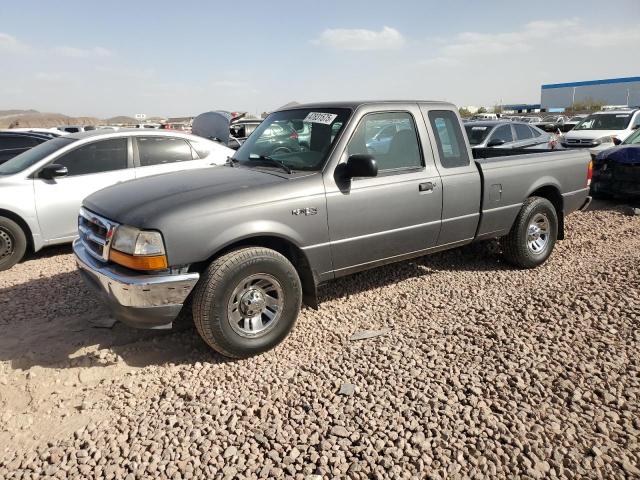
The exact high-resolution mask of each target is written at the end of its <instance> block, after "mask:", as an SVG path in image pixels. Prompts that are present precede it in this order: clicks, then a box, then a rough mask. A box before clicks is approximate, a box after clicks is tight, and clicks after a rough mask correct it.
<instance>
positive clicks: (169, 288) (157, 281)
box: [73, 239, 200, 328]
mask: <svg viewBox="0 0 640 480" xmlns="http://www.w3.org/2000/svg"><path fill="white" fill-rule="evenodd" d="M73 253H75V256H76V263H77V265H78V269H79V270H80V274H81V275H82V278H83V279H84V281H85V283H86V284H87V285H88V286H89V287H91V288H92V289H93V290H94V291H95V292H96V293H98V294H99V295H100V297H101V298H102V299H103V300H104V301H105V302H106V303H107V305H108V306H109V308H110V310H111V312H112V313H113V315H114V317H115V318H116V319H117V320H120V321H121V322H123V323H126V324H127V325H131V326H133V327H138V328H170V327H171V324H172V322H173V321H174V320H175V318H176V317H177V316H178V314H179V313H180V310H182V306H183V304H184V302H185V300H186V299H187V297H188V296H189V294H190V293H191V290H193V287H194V286H195V285H196V283H197V282H198V279H199V278H200V275H199V274H198V273H185V274H179V275H168V274H163V275H153V274H136V273H134V272H132V271H131V270H128V269H126V268H123V267H119V266H117V265H113V264H106V263H103V262H100V261H99V260H97V259H96V258H94V257H93V256H92V255H90V254H89V252H88V251H87V249H86V248H85V246H84V245H83V244H82V242H81V241H80V240H79V239H78V240H76V241H74V242H73Z"/></svg>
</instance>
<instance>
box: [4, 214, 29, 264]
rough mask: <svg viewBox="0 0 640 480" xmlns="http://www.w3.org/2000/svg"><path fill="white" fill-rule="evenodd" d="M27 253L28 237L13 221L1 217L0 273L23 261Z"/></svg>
mask: <svg viewBox="0 0 640 480" xmlns="http://www.w3.org/2000/svg"><path fill="white" fill-rule="evenodd" d="M26 251H27V236H26V235H25V233H24V230H22V227H20V225H18V224H17V223H16V222H14V221H13V220H11V219H9V218H6V217H0V272H1V271H3V270H9V269H10V268H11V267H13V266H14V265H15V264H16V263H18V262H19V261H20V260H22V257H24V254H25V252H26Z"/></svg>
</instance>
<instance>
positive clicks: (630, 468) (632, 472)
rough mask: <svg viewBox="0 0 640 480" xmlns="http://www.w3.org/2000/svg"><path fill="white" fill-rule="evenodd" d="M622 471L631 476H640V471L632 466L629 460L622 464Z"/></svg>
mask: <svg viewBox="0 0 640 480" xmlns="http://www.w3.org/2000/svg"><path fill="white" fill-rule="evenodd" d="M622 469H623V470H624V471H625V472H627V473H628V474H629V475H634V476H640V469H639V468H637V467H636V466H634V465H632V464H631V463H630V462H629V460H624V461H623V462H622Z"/></svg>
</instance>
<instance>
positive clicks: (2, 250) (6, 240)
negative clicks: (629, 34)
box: [0, 229, 13, 259]
mask: <svg viewBox="0 0 640 480" xmlns="http://www.w3.org/2000/svg"><path fill="white" fill-rule="evenodd" d="M12 253H13V240H12V238H11V235H9V233H8V232H5V231H4V230H2V229H0V259H3V258H6V257H8V256H9V255H11V254H12Z"/></svg>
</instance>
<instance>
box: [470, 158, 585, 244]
mask: <svg viewBox="0 0 640 480" xmlns="http://www.w3.org/2000/svg"><path fill="white" fill-rule="evenodd" d="M473 156H474V158H475V162H476V166H477V167H478V171H479V172H480V177H481V179H482V202H481V219H480V224H479V226H478V231H477V235H476V238H477V239H478V240H482V239H487V238H493V237H499V236H502V235H506V234H507V233H508V232H509V230H510V228H511V225H513V222H514V220H515V218H516V216H517V215H518V212H519V211H520V208H521V207H522V203H523V202H524V201H525V199H526V198H528V197H530V196H532V195H536V192H544V193H545V195H544V196H545V197H547V198H553V199H554V200H553V203H554V205H555V207H556V210H557V211H558V214H559V217H560V218H559V220H560V224H561V225H562V218H563V217H564V215H566V214H569V213H571V212H573V211H575V210H578V209H579V208H580V207H581V206H582V205H583V204H584V202H585V199H586V198H587V195H588V192H589V187H588V185H587V171H588V165H589V162H590V156H589V153H588V152H587V151H584V150H543V149H539V150H532V149H494V148H484V149H476V150H474V151H473ZM560 235H562V233H561V232H560Z"/></svg>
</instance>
